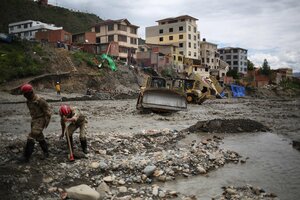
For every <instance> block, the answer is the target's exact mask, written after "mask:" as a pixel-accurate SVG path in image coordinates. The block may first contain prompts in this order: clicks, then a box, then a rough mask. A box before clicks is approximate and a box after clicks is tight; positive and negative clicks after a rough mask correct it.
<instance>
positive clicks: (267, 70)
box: [260, 59, 271, 76]
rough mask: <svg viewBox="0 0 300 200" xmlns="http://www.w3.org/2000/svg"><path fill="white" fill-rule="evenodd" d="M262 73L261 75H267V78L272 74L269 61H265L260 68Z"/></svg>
mask: <svg viewBox="0 0 300 200" xmlns="http://www.w3.org/2000/svg"><path fill="white" fill-rule="evenodd" d="M260 72H261V74H263V75H266V76H268V75H270V74H271V68H270V65H269V63H268V61H267V59H264V62H263V65H262V67H261V68H260Z"/></svg>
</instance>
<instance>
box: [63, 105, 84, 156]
mask: <svg viewBox="0 0 300 200" xmlns="http://www.w3.org/2000/svg"><path fill="white" fill-rule="evenodd" d="M59 114H60V116H61V121H60V122H61V129H62V134H61V136H60V138H63V137H64V135H65V134H66V137H69V138H70V143H71V144H70V145H71V148H72V149H73V133H74V132H75V130H76V129H77V128H80V135H79V138H80V143H81V147H82V151H83V152H84V153H85V154H86V153H88V151H87V141H86V123H87V120H86V117H85V116H84V115H83V114H81V113H80V111H79V110H78V109H77V108H76V107H71V106H68V105H62V106H61V107H60V109H59ZM66 122H69V123H70V124H69V125H68V127H66Z"/></svg>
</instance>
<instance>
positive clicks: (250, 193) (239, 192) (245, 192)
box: [218, 185, 278, 200]
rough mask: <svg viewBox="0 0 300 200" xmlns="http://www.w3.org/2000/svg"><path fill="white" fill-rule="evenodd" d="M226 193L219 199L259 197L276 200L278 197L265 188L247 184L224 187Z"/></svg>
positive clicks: (262, 199)
mask: <svg viewBox="0 0 300 200" xmlns="http://www.w3.org/2000/svg"><path fill="white" fill-rule="evenodd" d="M223 190H224V193H223V194H222V196H221V197H220V198H218V199H219V200H222V199H254V200H255V199H257V200H258V199H259V200H272V199H273V200H275V199H278V198H277V196H276V195H275V194H273V193H267V192H265V190H264V189H262V188H259V187H254V186H251V185H246V186H243V187H233V186H228V187H223Z"/></svg>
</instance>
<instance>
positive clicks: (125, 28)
mask: <svg viewBox="0 0 300 200" xmlns="http://www.w3.org/2000/svg"><path fill="white" fill-rule="evenodd" d="M118 30H119V31H127V26H125V25H123V24H118Z"/></svg>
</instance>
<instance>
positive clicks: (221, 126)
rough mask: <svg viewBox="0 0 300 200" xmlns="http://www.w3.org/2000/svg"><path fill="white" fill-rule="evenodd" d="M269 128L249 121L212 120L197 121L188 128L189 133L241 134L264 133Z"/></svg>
mask: <svg viewBox="0 0 300 200" xmlns="http://www.w3.org/2000/svg"><path fill="white" fill-rule="evenodd" d="M268 130H269V128H268V127H266V126H264V125H263V124H261V123H259V122H257V121H254V120H251V119H213V120H208V121H198V122H197V123H196V124H195V125H192V126H190V127H189V128H188V129H187V131H190V132H209V133H242V132H247V133H250V132H259V131H262V132H265V131H268Z"/></svg>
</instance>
